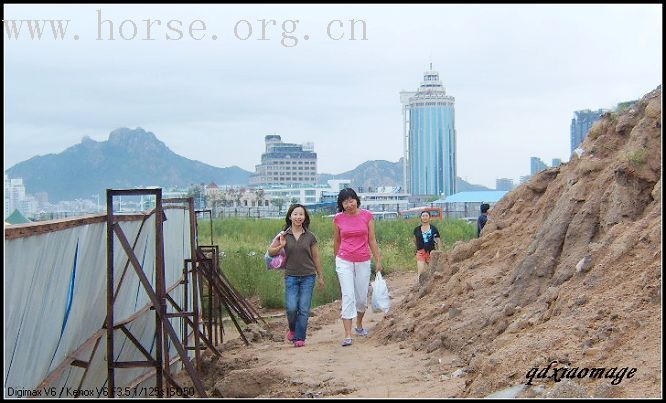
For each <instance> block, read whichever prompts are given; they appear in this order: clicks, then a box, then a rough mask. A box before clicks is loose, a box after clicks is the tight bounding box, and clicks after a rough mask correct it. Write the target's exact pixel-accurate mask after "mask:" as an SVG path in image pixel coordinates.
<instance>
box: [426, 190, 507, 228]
mask: <svg viewBox="0 0 666 403" xmlns="http://www.w3.org/2000/svg"><path fill="white" fill-rule="evenodd" d="M507 193H508V192H506V191H500V190H479V191H474V192H459V193H456V194H453V195H450V196H447V197H446V198H444V199H440V200H437V201H435V202H433V204H434V205H436V206H438V207H442V210H443V211H442V213H443V215H444V217H446V218H453V219H455V218H466V219H469V220H470V221H471V220H476V218H478V216H479V215H480V214H481V204H482V203H488V204H489V205H490V207H491V208H492V207H493V206H494V205H495V204H496V203H497V202H498V201H500V200H501V199H502V197H504V195H505V194H507Z"/></svg>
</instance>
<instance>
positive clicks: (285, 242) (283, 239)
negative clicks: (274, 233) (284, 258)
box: [280, 234, 287, 248]
mask: <svg viewBox="0 0 666 403" xmlns="http://www.w3.org/2000/svg"><path fill="white" fill-rule="evenodd" d="M285 246H287V238H285V236H284V234H280V248H284V247H285Z"/></svg>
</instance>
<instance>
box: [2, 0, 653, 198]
mask: <svg viewBox="0 0 666 403" xmlns="http://www.w3.org/2000/svg"><path fill="white" fill-rule="evenodd" d="M661 7H662V6H661V5H565V4H551V5H382V6H377V5H360V6H356V5H349V4H345V5H237V6H229V5H217V6H214V5H194V6H193V5H187V6H171V5H169V6H133V5H99V6H94V5H93V6H78V5H77V6H74V5H67V6H63V5H60V6H16V5H13V6H4V16H5V17H4V18H5V22H4V24H3V25H4V27H3V34H4V35H5V37H4V41H3V43H4V51H3V52H4V58H3V61H4V64H3V66H4V84H5V85H4V101H5V102H4V107H5V121H4V129H5V140H4V168H5V169H7V168H9V167H11V166H13V165H15V164H16V163H18V162H21V161H24V160H26V159H28V158H31V157H33V156H35V155H45V154H50V153H60V152H62V151H63V150H64V149H66V148H68V147H70V146H72V145H74V144H77V143H79V142H80V141H81V138H82V137H83V136H89V137H91V138H93V139H95V140H98V141H104V140H107V139H108V135H109V133H110V132H111V131H112V130H114V129H116V128H119V127H129V128H136V127H142V128H143V129H145V130H147V131H151V132H153V133H155V135H156V136H157V137H158V138H159V139H160V140H162V141H163V142H164V143H165V144H166V145H167V146H168V147H169V148H170V149H171V150H173V151H174V152H175V153H177V154H180V155H182V156H185V157H187V158H190V159H194V160H199V161H201V162H204V163H206V164H210V165H214V166H217V167H228V166H232V165H237V166H239V167H241V168H243V169H246V170H248V171H254V169H255V165H256V164H259V163H260V157H261V153H262V152H263V151H264V136H265V135H267V134H279V135H281V136H282V139H283V141H285V142H292V143H305V142H313V143H314V146H315V151H316V152H317V154H318V157H319V162H318V168H319V172H320V173H334V174H337V173H341V172H344V171H347V170H350V169H353V168H355V167H356V166H357V165H358V164H360V163H362V162H364V161H367V160H377V159H383V160H388V161H392V162H395V161H398V159H400V158H401V157H402V156H403V139H402V116H401V104H400V96H399V92H400V91H401V90H409V91H413V90H415V89H416V88H417V87H418V86H419V84H420V82H421V80H422V78H423V73H424V71H425V70H426V69H427V68H428V65H429V63H430V62H432V64H433V68H434V69H435V70H437V71H439V73H440V78H441V80H442V82H443V84H444V86H445V88H446V91H447V94H448V95H451V96H453V97H455V127H456V132H457V152H458V160H457V164H458V175H459V176H460V177H462V178H463V179H465V180H467V181H468V182H471V183H474V184H481V185H484V186H487V187H490V188H494V187H495V179H497V178H501V177H507V178H512V179H514V180H515V181H517V180H518V178H519V177H520V176H522V175H527V174H529V170H530V161H529V158H530V157H531V156H537V157H540V158H542V159H543V160H544V162H546V163H547V164H550V162H551V160H552V159H553V158H561V159H562V160H563V161H567V160H568V159H569V126H570V124H571V119H572V118H573V111H575V110H580V109H587V108H590V109H598V108H612V107H614V106H615V105H616V104H617V103H618V102H622V101H627V100H633V99H638V98H640V97H642V96H643V95H644V94H646V93H647V92H649V91H651V90H653V89H654V88H656V87H657V86H658V85H659V84H661V80H662V75H661V70H662V50H661V48H662V39H661V38H662V17H661V15H662V9H661ZM97 10H100V11H97ZM100 16H101V20H103V22H102V24H101V25H100V23H99V19H100ZM51 19H53V20H70V21H69V22H68V24H67V26H66V33H65V38H64V39H54V34H53V33H52V31H51V26H50V25H47V26H46V28H45V31H44V32H43V34H42V37H41V39H37V38H36V37H35V39H30V31H29V27H28V25H27V23H26V22H23V25H22V26H21V31H20V32H19V35H18V38H17V37H16V36H15V34H16V31H12V29H11V26H10V25H7V21H8V20H51ZM145 20H150V22H146V21H145ZM157 20H159V23H158V22H157ZM196 20H200V21H196ZM261 20H264V22H263V23H262V21H261ZM294 20H298V23H295V22H294ZM350 20H357V21H361V20H362V22H358V23H356V24H355V25H354V27H355V30H354V35H355V38H354V40H352V39H351V32H350V31H351V26H352V24H351V23H350ZM272 21H275V22H274V23H273V22H272ZM9 22H10V23H11V21H9ZM64 23H65V22H64V21H63V24H64ZM149 23H150V24H151V29H150V33H149V34H150V36H148V32H147V26H148V24H149ZM16 24H17V25H16V26H17V28H18V26H19V25H18V24H19V22H18V21H17V22H16ZM47 24H49V23H47ZM203 24H205V30H203V29H202V28H203ZM363 24H365V40H363V38H364V36H363V33H364V32H363ZM111 25H113V32H114V33H113V40H110V33H109V28H110V26H111ZM262 25H264V26H265V30H264V33H262ZM63 26H64V25H63ZM294 26H295V30H293V27H294ZM190 27H191V28H193V29H192V30H191V31H190ZM249 27H251V32H250V30H249ZM135 29H136V31H135ZM292 31H293V32H292ZM10 33H11V35H12V38H11V39H9V36H8V35H9V34H10ZM75 35H77V36H76V38H78V39H75ZM100 35H101V36H100ZM306 36H307V37H308V39H307V40H306V39H305V37H306ZM99 38H101V39H99ZM148 38H150V40H147V39H148ZM195 38H196V39H195ZM262 38H263V39H264V40H262Z"/></svg>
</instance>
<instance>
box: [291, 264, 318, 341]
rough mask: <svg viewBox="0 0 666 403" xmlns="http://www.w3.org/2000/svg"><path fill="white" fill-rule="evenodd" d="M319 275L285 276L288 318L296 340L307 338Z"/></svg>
mask: <svg viewBox="0 0 666 403" xmlns="http://www.w3.org/2000/svg"><path fill="white" fill-rule="evenodd" d="M316 277H317V276H315V275H314V274H313V275H310V276H285V277H284V285H285V293H284V299H285V306H286V307H287V320H288V321H289V330H291V331H293V332H295V333H296V334H295V336H294V340H293V341H298V340H305V332H306V331H307V329H308V318H309V317H310V305H311V303H312V290H314V285H315V279H316Z"/></svg>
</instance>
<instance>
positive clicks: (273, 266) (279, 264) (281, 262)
mask: <svg viewBox="0 0 666 403" xmlns="http://www.w3.org/2000/svg"><path fill="white" fill-rule="evenodd" d="M281 233H282V231H280V232H279V233H278V234H277V235H276V236H275V238H273V241H272V242H271V245H270V247H272V248H274V247H275V246H277V244H278V243H279V242H280V234H281ZM264 260H265V261H266V269H268V270H284V268H285V266H286V264H287V254H286V253H285V251H284V248H282V249H280V253H278V254H277V255H275V256H271V255H269V254H268V251H266V254H265V255H264Z"/></svg>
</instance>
